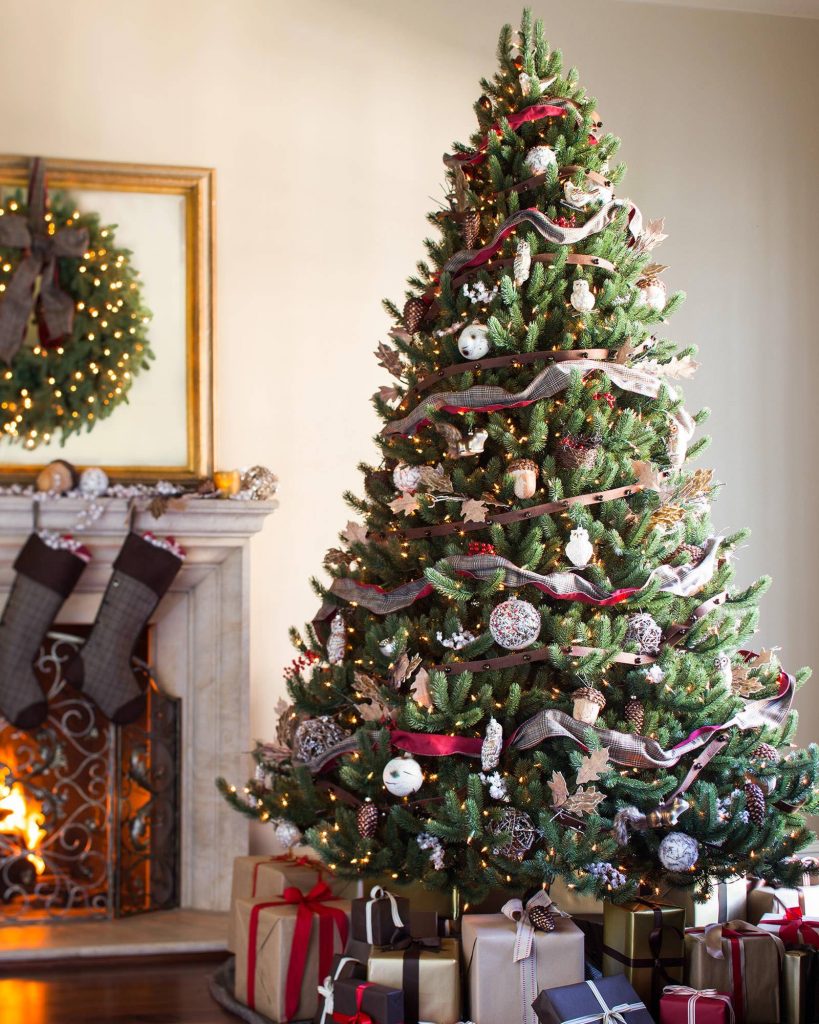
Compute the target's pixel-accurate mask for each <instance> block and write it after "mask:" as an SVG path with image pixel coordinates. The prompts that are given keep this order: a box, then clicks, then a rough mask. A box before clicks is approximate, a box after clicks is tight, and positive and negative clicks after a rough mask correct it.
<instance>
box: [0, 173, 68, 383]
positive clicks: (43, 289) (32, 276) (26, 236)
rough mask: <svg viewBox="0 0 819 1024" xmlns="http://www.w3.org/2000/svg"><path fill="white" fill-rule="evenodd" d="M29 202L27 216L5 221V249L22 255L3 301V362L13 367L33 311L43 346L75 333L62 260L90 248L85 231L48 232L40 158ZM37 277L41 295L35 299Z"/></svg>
mask: <svg viewBox="0 0 819 1024" xmlns="http://www.w3.org/2000/svg"><path fill="white" fill-rule="evenodd" d="M27 202H28V214H27V216H25V217H23V216H22V215H21V214H15V213H12V214H6V215H5V216H4V217H0V247H2V248H5V249H21V250H22V251H23V258H22V260H20V262H19V263H18V264H17V267H16V269H15V271H14V274H13V275H12V278H11V281H9V283H8V286H7V288H6V290H5V292H4V294H3V300H2V302H0V359H2V360H3V361H4V362H6V363H11V361H12V359H13V358H14V357H15V356H16V355H17V352H18V350H19V348H20V346H21V345H22V344H23V338H24V336H25V333H26V325H27V324H28V319H29V317H30V316H31V313H32V309H33V310H34V311H35V312H36V314H37V320H38V322H39V327H40V340H41V343H42V344H43V345H46V346H47V345H49V344H54V343H55V342H57V341H59V339H60V338H63V337H65V335H67V334H70V333H71V328H72V326H73V324H74V300H73V299H72V298H71V296H70V295H66V293H65V292H64V291H63V290H62V289H61V288H60V283H59V275H58V273H57V260H58V259H61V258H64V257H72V258H74V259H79V257H81V256H82V254H83V253H84V252H85V250H86V249H87V248H88V232H87V231H86V229H85V228H68V227H64V228H60V229H59V230H57V231H55V232H54V233H53V234H50V233H49V231H48V225H47V224H46V221H45V212H46V186H45V167H44V164H43V161H42V160H40V159H37V160H35V161H34V163H33V164H32V167H31V177H30V178H29V184H28V200H27ZM38 277H39V278H40V292H39V295H37V296H36V298H35V287H34V286H35V284H36V283H37V278H38Z"/></svg>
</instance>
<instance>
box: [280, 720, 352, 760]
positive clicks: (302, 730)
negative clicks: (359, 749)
mask: <svg viewBox="0 0 819 1024" xmlns="http://www.w3.org/2000/svg"><path fill="white" fill-rule="evenodd" d="M347 736H349V733H348V732H347V730H346V729H342V728H341V726H340V725H339V724H338V722H336V721H334V720H333V719H332V718H330V717H328V716H327V715H320V716H319V717H318V718H308V719H306V720H305V721H304V722H302V723H301V724H300V725H299V726H298V728H297V729H296V731H295V733H294V735H293V758H294V760H296V761H303V762H305V763H309V762H310V761H315V760H317V759H318V758H322V757H324V755H325V754H326V753H327V752H328V751H329V750H331V749H332V748H333V747H334V746H335V745H336V744H337V743H340V742H341V740H343V739H345V738H346V737H347Z"/></svg>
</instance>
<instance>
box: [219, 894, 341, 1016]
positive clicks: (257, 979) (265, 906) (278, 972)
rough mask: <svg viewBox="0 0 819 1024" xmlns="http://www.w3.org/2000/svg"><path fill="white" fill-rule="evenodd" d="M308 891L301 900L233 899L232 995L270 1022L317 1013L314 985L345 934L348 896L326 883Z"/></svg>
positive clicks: (323, 975)
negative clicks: (334, 892)
mask: <svg viewBox="0 0 819 1024" xmlns="http://www.w3.org/2000/svg"><path fill="white" fill-rule="evenodd" d="M314 892H315V890H311V893H314ZM309 895H310V894H305V901H304V902H302V903H286V902H284V900H282V899H278V900H237V901H236V903H235V904H234V907H233V914H234V916H235V919H236V920H235V924H236V988H235V993H236V998H237V999H238V1000H239V1002H241V1003H244V1004H245V1005H246V1006H248V1007H250V1009H252V1010H256V1011H257V1012H258V1013H261V1014H263V1015H264V1016H266V1017H269V1018H270V1019H271V1020H272V1021H274V1022H279V1021H285V1020H302V1021H303V1020H309V1019H310V1018H311V1017H313V1016H314V1015H315V1013H316V1010H317V1009H318V1002H319V993H318V986H319V985H320V984H322V983H323V982H324V979H325V978H326V977H327V975H328V974H329V973H330V967H331V965H332V958H333V954H335V953H340V952H341V951H342V949H343V948H344V944H345V942H346V940H347V933H348V930H349V919H350V902H349V900H339V899H335V898H333V895H332V893H330V892H329V890H328V889H327V888H326V887H322V889H321V891H320V893H319V894H318V896H317V898H314V899H312V900H311V899H310V898H309ZM294 952H295V960H293V953H294ZM302 956H303V957H304V961H303V963H304V968H303V971H302V973H301V977H299V976H298V974H299V972H298V966H299V959H300V957H302ZM288 982H290V985H289V986H288Z"/></svg>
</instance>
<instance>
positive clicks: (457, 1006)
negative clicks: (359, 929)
mask: <svg viewBox="0 0 819 1024" xmlns="http://www.w3.org/2000/svg"><path fill="white" fill-rule="evenodd" d="M398 945H399V946H400V948H392V949H373V951H372V953H370V959H369V962H368V964H367V980H368V981H374V982H376V983H377V984H379V985H386V986H387V987H388V988H400V989H402V990H403V993H404V1021H405V1022H406V1024H418V1021H434V1022H435V1024H457V1022H458V1021H460V1020H461V1019H462V1018H461V957H460V949H459V946H458V940H457V939H439V938H437V937H433V938H429V939H410V938H409V937H407V938H405V939H403V940H402V941H401V942H400V943H399V944H398ZM481 1024H483V1022H481Z"/></svg>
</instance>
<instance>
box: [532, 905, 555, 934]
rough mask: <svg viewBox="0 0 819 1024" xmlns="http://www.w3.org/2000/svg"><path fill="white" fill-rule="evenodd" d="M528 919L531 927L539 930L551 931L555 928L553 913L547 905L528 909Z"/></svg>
mask: <svg viewBox="0 0 819 1024" xmlns="http://www.w3.org/2000/svg"><path fill="white" fill-rule="evenodd" d="M529 920H530V921H531V923H532V927H533V928H537V930H538V931H539V932H553V931H554V930H555V915H554V914H553V913H552V912H551V910H549V908H548V907H532V909H531V910H530V911H529Z"/></svg>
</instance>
